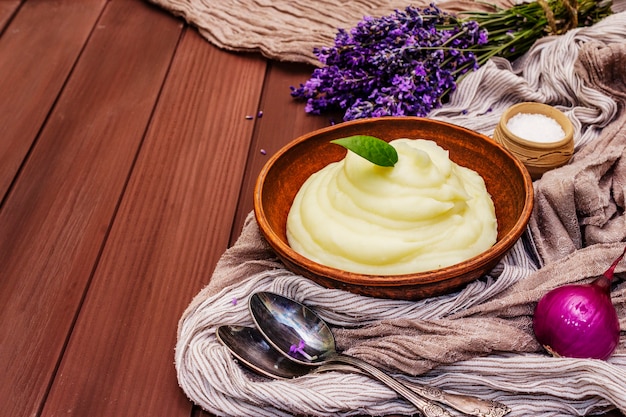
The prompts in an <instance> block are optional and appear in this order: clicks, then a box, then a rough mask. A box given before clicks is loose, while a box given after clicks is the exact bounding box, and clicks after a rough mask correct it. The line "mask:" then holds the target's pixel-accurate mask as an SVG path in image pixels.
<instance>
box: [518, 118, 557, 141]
mask: <svg viewBox="0 0 626 417" xmlns="http://www.w3.org/2000/svg"><path fill="white" fill-rule="evenodd" d="M506 127H507V128H508V129H509V130H510V131H511V133H513V134H514V135H516V136H519V137H520V138H523V139H526V140H529V141H533V142H541V143H551V142H558V141H560V140H561V139H563V138H564V137H565V131H564V130H563V128H562V127H561V125H560V124H559V123H558V122H557V121H556V120H554V119H553V118H551V117H548V116H545V115H543V114H535V113H518V114H516V115H515V116H513V117H511V118H510V119H509V121H508V122H507V124H506Z"/></svg>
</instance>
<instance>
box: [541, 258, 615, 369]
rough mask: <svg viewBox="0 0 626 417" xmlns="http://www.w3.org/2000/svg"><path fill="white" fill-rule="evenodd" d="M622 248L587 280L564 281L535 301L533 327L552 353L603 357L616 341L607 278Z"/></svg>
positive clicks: (607, 354)
mask: <svg viewBox="0 0 626 417" xmlns="http://www.w3.org/2000/svg"><path fill="white" fill-rule="evenodd" d="M625 254H626V248H624V251H623V252H622V254H621V255H620V256H618V257H617V259H615V261H613V263H612V264H611V266H610V267H609V268H608V269H607V270H606V271H605V272H604V274H602V275H601V276H599V277H598V278H596V279H595V280H594V281H593V282H592V283H590V284H579V285H565V286H562V287H558V288H555V289H553V290H552V291H549V292H548V293H547V294H545V295H544V296H543V297H542V298H541V299H540V300H539V303H537V307H536V308H535V314H534V317H533V330H534V332H535V336H536V338H537V341H538V342H539V343H541V344H542V345H543V346H544V347H545V348H546V350H547V351H548V352H549V353H551V354H552V355H553V356H565V357H569V358H581V359H582V358H588V359H602V360H606V359H608V358H609V356H611V354H612V353H613V351H615V348H616V347H617V345H618V344H619V336H620V328H619V317H618V316H617V311H616V310H615V306H613V303H612V301H611V281H612V280H613V276H614V275H615V267H616V266H617V264H618V263H619V262H620V261H621V260H622V258H623V257H624V255H625Z"/></svg>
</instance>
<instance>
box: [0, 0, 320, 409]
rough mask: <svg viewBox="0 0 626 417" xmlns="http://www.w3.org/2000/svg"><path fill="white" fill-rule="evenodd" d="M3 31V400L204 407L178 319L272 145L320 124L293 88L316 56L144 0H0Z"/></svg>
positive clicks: (54, 405) (235, 229)
mask: <svg viewBox="0 0 626 417" xmlns="http://www.w3.org/2000/svg"><path fill="white" fill-rule="evenodd" d="M0 34H1V36H0V417H21V416H24V417H25V416H37V417H39V416H42V417H51V416H80V417H84V416H90V417H98V416H108V417H120V416H167V417H177V416H179V417H182V416H184V417H188V416H191V415H201V414H203V413H202V412H201V411H199V410H197V409H195V408H194V407H193V405H192V404H191V402H190V401H189V400H188V399H187V398H186V396H185V395H184V393H183V392H182V391H181V390H180V388H179V387H178V385H177V380H176V375H175V370H174V365H173V362H174V345H175V341H176V326H177V322H178V319H179V318H180V316H181V314H182V312H183V310H184V309H185V307H186V306H187V305H188V303H189V302H190V301H191V299H192V298H193V296H194V295H195V294H196V293H197V292H198V291H200V289H201V288H202V287H203V286H205V285H206V284H207V282H208V281H209V279H210V276H211V273H212V271H213V269H214V267H215V264H216V262H217V260H218V258H219V257H220V255H221V254H222V253H223V252H224V250H225V249H226V248H227V247H228V246H229V245H231V244H232V243H233V242H234V240H235V239H236V238H237V237H238V235H239V232H240V230H241V227H242V224H243V220H244V218H245V217H246V215H247V214H248V213H249V212H250V211H251V209H252V190H253V186H254V181H255V178H256V176H257V174H258V172H259V170H260V169H261V166H262V165H263V164H264V162H265V161H266V160H267V158H268V157H269V155H271V154H272V153H273V152H275V151H276V150H277V149H279V148H280V147H281V146H282V145H284V144H285V143H287V142H289V141H290V140H292V139H293V138H295V137H297V136H298V135H300V134H303V133H305V132H308V131H311V130H314V129H317V128H319V127H322V126H326V125H328V124H329V119H327V118H325V117H311V116H307V115H306V114H305V113H304V107H303V104H301V103H298V102H295V101H294V100H293V99H292V98H291V97H290V95H289V87H290V86H291V85H297V84H299V83H300V82H304V81H305V80H306V79H307V78H308V76H309V75H310V73H311V70H312V68H310V67H308V66H306V65H297V64H288V63H277V62H272V61H268V60H266V59H264V58H262V57H260V56H259V55H255V54H235V53H229V52H225V51H222V50H219V49H217V48H215V47H214V46H212V45H210V44H209V43H208V42H206V41H205V40H204V39H203V38H201V37H200V36H199V35H198V33H197V32H196V31H195V30H194V29H193V28H190V27H189V26H187V25H186V24H184V22H183V21H182V20H180V19H177V18H175V17H173V16H171V15H170V14H168V13H166V12H164V11H163V10H161V9H158V8H156V7H154V6H152V5H150V4H149V3H147V2H145V1H142V0H111V1H107V0H81V1H75V0H54V1H53V0H48V1H43V0H41V1H38V0H28V1H19V0H0ZM259 112H262V117H259V116H260V113H259ZM248 116H252V117H248Z"/></svg>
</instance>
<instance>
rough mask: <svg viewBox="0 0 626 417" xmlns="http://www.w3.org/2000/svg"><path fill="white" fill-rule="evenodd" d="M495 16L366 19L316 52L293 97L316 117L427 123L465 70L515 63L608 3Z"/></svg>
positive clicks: (578, 2) (543, 6) (542, 1)
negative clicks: (315, 63)
mask: <svg viewBox="0 0 626 417" xmlns="http://www.w3.org/2000/svg"><path fill="white" fill-rule="evenodd" d="M494 10H495V11H494V12H462V13H457V14H451V13H447V12H444V11H442V10H441V9H439V8H437V7H436V6H434V5H431V6H430V7H427V8H423V9H420V8H417V7H412V6H409V7H407V8H406V9H404V10H396V11H395V12H394V13H392V14H391V15H388V16H383V17H379V18H375V17H365V18H364V19H363V20H362V21H360V22H359V23H358V24H357V25H356V26H355V27H354V28H352V29H351V30H350V31H347V30H344V29H339V30H338V32H337V35H336V37H335V42H334V46H332V47H323V48H316V49H315V50H314V51H313V52H314V54H315V56H316V57H317V58H318V59H319V61H320V63H321V64H322V66H321V67H319V68H316V69H315V70H314V71H313V74H312V76H311V78H310V79H309V80H308V81H306V82H305V83H304V84H300V86H299V87H297V88H295V87H292V88H291V95H292V96H293V97H294V98H296V99H301V100H305V101H306V107H305V111H306V112H307V113H311V114H321V113H323V112H327V111H328V112H338V111H340V112H342V113H343V120H344V121H347V120H353V119H359V118H367V117H380V116H426V115H428V113H430V111H431V110H433V109H435V108H438V107H440V106H441V105H442V104H443V103H444V102H445V100H446V98H447V96H448V95H449V94H451V93H452V92H453V91H454V90H455V89H456V86H457V83H458V81H459V80H460V79H461V77H462V76H463V75H464V74H466V73H467V72H468V71H473V70H476V69H478V68H479V67H480V66H481V65H483V64H485V63H486V62H487V61H488V60H489V59H490V58H492V57H494V56H501V57H504V58H507V59H515V58H516V57H518V56H520V55H522V54H523V53H525V52H526V51H528V49H529V48H530V47H531V46H532V45H533V44H534V42H535V41H536V40H537V39H539V38H540V37H542V36H545V35H550V34H561V33H563V32H565V31H567V30H569V29H571V28H573V27H578V26H586V25H591V24H593V23H596V22H597V21H599V20H600V19H602V18H604V17H606V16H608V15H609V14H611V1H600V2H598V1H594V0H553V1H550V2H546V0H538V1H536V2H531V3H522V4H519V5H517V6H514V7H512V8H508V9H498V8H495V7H494Z"/></svg>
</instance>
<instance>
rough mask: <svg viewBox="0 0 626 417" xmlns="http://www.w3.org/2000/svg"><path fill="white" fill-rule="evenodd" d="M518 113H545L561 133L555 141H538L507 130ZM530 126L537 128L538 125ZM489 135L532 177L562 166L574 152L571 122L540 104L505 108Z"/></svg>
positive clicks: (554, 110) (522, 104)
mask: <svg viewBox="0 0 626 417" xmlns="http://www.w3.org/2000/svg"><path fill="white" fill-rule="evenodd" d="M518 114H528V115H544V116H547V117H549V118H551V119H553V120H554V121H556V122H557V123H558V124H559V125H560V126H561V128H562V129H563V132H564V135H563V137H562V138H561V139H558V140H556V141H552V140H547V141H538V140H531V139H528V138H523V137H521V136H518V135H516V134H515V133H513V132H512V131H511V129H509V121H510V120H511V118H513V117H514V116H516V115H518ZM533 128H534V129H541V126H534V127H533ZM536 133H537V132H535V134H536ZM493 138H494V140H495V141H496V142H498V143H499V144H500V145H502V146H503V147H505V148H506V149H508V150H509V151H510V152H511V153H512V154H514V155H515V156H516V157H517V158H519V159H520V160H521V161H522V163H523V164H524V165H525V166H526V169H528V172H529V173H530V176H531V177H532V179H533V180H537V179H539V178H541V176H542V175H543V174H544V173H545V172H546V171H548V170H550V169H553V168H558V167H560V166H562V165H565V164H566V163H567V162H568V161H569V160H570V158H571V157H572V155H573V154H574V127H573V125H572V122H571V121H570V120H569V119H568V118H567V116H565V114H563V112H561V111H560V110H558V109H556V108H554V107H552V106H549V105H547V104H542V103H532V102H524V103H518V104H515V105H513V106H511V107H509V108H508V109H507V110H506V111H505V112H504V113H503V114H502V116H501V118H500V122H499V123H498V125H497V126H496V128H495V131H494V132H493Z"/></svg>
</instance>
